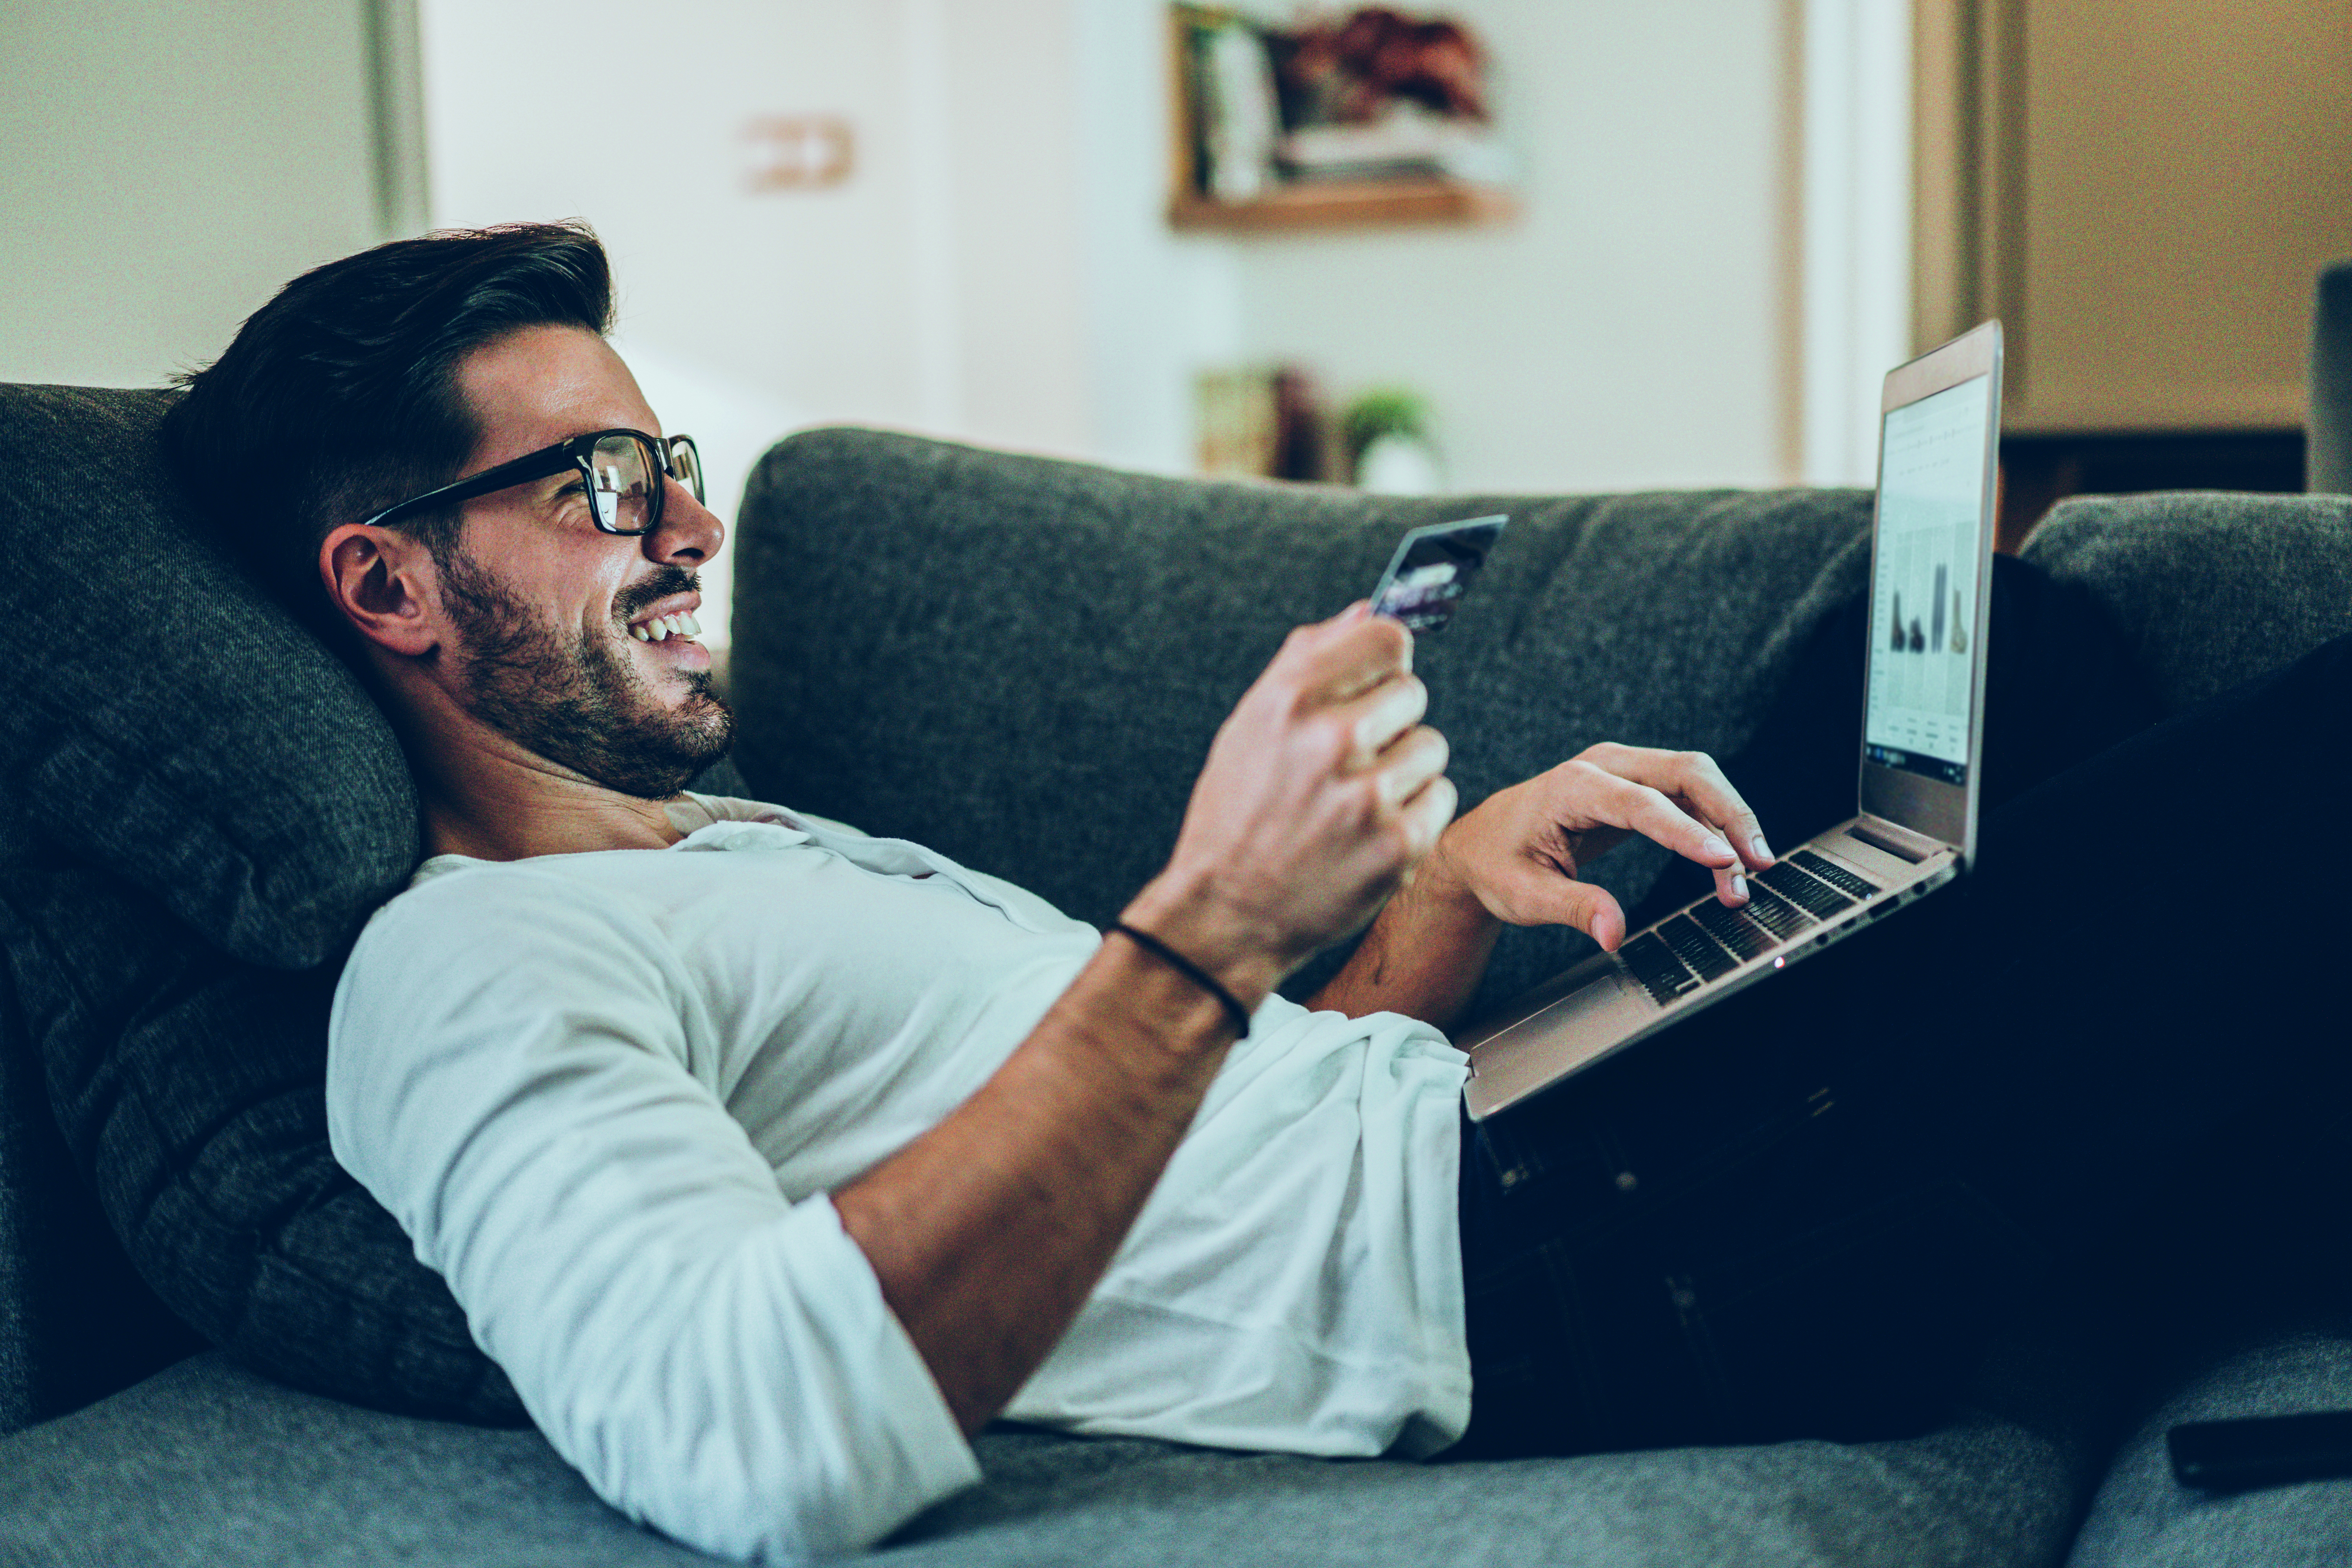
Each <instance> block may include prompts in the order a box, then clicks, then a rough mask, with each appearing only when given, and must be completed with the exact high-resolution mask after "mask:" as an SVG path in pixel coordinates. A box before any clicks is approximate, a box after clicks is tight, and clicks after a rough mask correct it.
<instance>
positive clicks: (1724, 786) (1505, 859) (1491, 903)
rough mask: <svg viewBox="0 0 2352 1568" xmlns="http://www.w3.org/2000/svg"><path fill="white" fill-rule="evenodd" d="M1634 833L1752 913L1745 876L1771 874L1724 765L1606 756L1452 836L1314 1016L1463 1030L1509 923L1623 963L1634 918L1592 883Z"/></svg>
mask: <svg viewBox="0 0 2352 1568" xmlns="http://www.w3.org/2000/svg"><path fill="white" fill-rule="evenodd" d="M1635 833H1639V834H1641V835H1643V837H1649V838H1654V839H1655V840H1657V841H1658V842H1659V843H1661V844H1663V845H1664V846H1665V847H1667V848H1669V849H1672V850H1673V851H1674V852H1675V853H1676V854H1677V855H1682V856H1685V857H1686V858H1690V859H1692V860H1695V861H1696V862H1698V864H1700V865H1702V866H1705V867H1706V868H1708V869H1709V870H1711V871H1713V872H1714V873H1715V884H1716V895H1717V897H1718V898H1720V899H1721V900H1723V901H1724V902H1725V903H1727V904H1741V903H1745V902H1747V900H1748V888H1747V883H1746V881H1745V877H1746V874H1747V873H1748V872H1749V871H1760V870H1762V869H1763V868H1765V867H1767V866H1769V865H1770V864H1771V863H1772V853H1771V851H1770V850H1769V849H1768V848H1767V847H1765V844H1764V837H1763V834H1762V832H1761V831H1760V830H1759V828H1758V827H1757V826H1756V816H1755V813H1753V812H1751V811H1749V810H1748V804H1747V802H1745V801H1743V800H1741V799H1740V798H1739V793H1738V791H1737V790H1735V789H1733V788H1732V787H1731V784H1730V782H1729V781H1728V780H1727V779H1726V778H1725V777H1724V776H1723V770H1722V769H1720V768H1718V767H1717V766H1716V765H1715V761H1714V759H1713V758H1711V757H1708V756H1707V755H1706V754H1705V753H1704V752H1661V751H1653V750H1650V749H1647V748H1645V747H1640V746H1618V745H1600V746H1594V747H1591V748H1590V749H1589V750H1587V751H1585V752H1583V753H1581V754H1580V755H1579V756H1577V757H1575V758H1573V759H1571V760H1570V761H1569V762H1565V763H1561V764H1560V765H1559V766H1558V767H1556V768H1554V769H1552V770H1551V771H1550V772H1549V773H1543V774H1541V775H1539V776H1538V777H1536V778H1531V779H1529V780H1528V781H1527V782H1526V783H1525V784H1514V785H1512V786H1511V787H1510V788H1509V789H1507V790H1500V791H1497V792H1496V794H1494V795H1490V796H1488V797H1487V798H1486V800H1485V801H1483V802H1481V803H1480V804H1479V805H1478V807H1477V809H1475V811H1471V812H1469V813H1467V814H1466V815H1465V816H1463V818H1462V819H1461V820H1460V821H1459V822H1456V823H1454V825H1453V826H1451V827H1449V828H1447V829H1446V830H1445V832H1444V836H1443V837H1441V838H1440V839H1439V840H1438V844H1437V848H1436V849H1435V850H1434V851H1433V853H1432V854H1431V855H1430V857H1429V858H1428V859H1427V860H1426V861H1424V862H1423V865H1422V868H1421V873H1420V875H1419V876H1418V877H1417V878H1415V879H1414V880H1413V881H1412V885H1411V886H1410V887H1408V888H1407V889H1405V890H1404V891H1403V892H1402V893H1400V894H1399V895H1397V897H1396V898H1394V899H1392V900H1390V902H1389V906H1388V908H1386V909H1384V910H1381V918H1380V920H1379V921H1378V922H1376V923H1375V924H1374V925H1373V927H1372V929H1371V930H1370V931H1369V932H1367V933H1366V935H1365V937H1364V940H1363V942H1362V944H1361V945H1360V946H1359V947H1358V948H1357V949H1356V952H1355V954H1354V956H1353V957H1351V958H1349V961H1348V966H1347V967H1346V968H1345V969H1342V970H1341V971H1340V972H1339V973H1338V974H1337V975H1335V976H1333V978H1332V980H1331V983H1330V984H1328V985H1326V986H1325V987H1324V988H1323V990H1322V991H1321V993H1320V994H1318V995H1317V996H1316V998H1315V1005H1316V1006H1318V1007H1331V1008H1336V1009H1338V1010H1339V1011H1340V1012H1343V1013H1346V1014H1349V1016H1354V1017H1361V1016H1364V1015H1365V1014H1367V1013H1374V1012H1393V1013H1403V1014H1406V1015H1408V1016H1412V1017H1415V1018H1423V1019H1426V1020H1427V1021H1428V1022H1430V1023H1433V1024H1435V1025H1437V1026H1439V1027H1441V1028H1445V1027H1450V1026H1452V1025H1453V1024H1454V1020H1455V1018H1456V1017H1457V1016H1459V1015H1460V1014H1461V1012H1462V1010H1463V1009H1464V1008H1465V1006H1467V1005H1469V1002H1470V999H1471V997H1472V996H1473V995H1474V994H1475V993H1476V991H1477V989H1478V982H1479V980H1480V979H1481V977H1483V976H1484V975H1485V973H1486V961H1487V959H1488V958H1489V957H1490V956H1492V954H1493V952H1494V950H1495V938H1496V934H1497V933H1498V932H1500V931H1501V930H1502V928H1503V926H1504V925H1505V924H1510V925H1566V926H1574V927H1575V928H1576V929H1577V930H1579V931H1583V932H1584V933H1585V934H1586V935H1588V936H1590V937H1591V938H1592V939H1593V940H1594V941H1596V942H1599V943H1600V944H1601V946H1603V947H1605V948H1608V949H1610V950H1612V952H1613V951H1614V950H1615V948H1616V946H1617V944H1618V943H1619V942H1622V941H1624V940H1625V911H1624V910H1622V909H1620V908H1618V906H1617V900H1615V899H1613V898H1612V897H1610V896H1609V893H1608V891H1607V889H1602V888H1597V887H1594V886H1593V885H1592V884H1591V883H1590V882H1586V881H1582V880H1580V876H1581V873H1582V871H1583V868H1585V867H1587V866H1589V865H1591V863H1592V862H1593V860H1595V859H1596V858H1599V857H1601V855H1603V854H1606V853H1607V852H1608V851H1609V850H1610V849H1611V848H1612V847H1614V846H1616V845H1618V844H1621V843H1622V842H1623V841H1624V840H1625V839H1626V838H1627V837H1630V836H1631V835H1633V834H1635Z"/></svg>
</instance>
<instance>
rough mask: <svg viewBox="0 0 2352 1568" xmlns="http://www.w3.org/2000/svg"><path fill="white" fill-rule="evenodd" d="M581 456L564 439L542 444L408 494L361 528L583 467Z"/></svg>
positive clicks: (387, 523)
mask: <svg viewBox="0 0 2352 1568" xmlns="http://www.w3.org/2000/svg"><path fill="white" fill-rule="evenodd" d="M582 466H583V464H582V459H581V458H580V456H579V455H578V454H577V453H575V452H573V451H572V447H571V445H570V444H569V443H566V444H565V445H563V446H561V447H544V448H541V450H539V451H536V452H530V453H526V454H524V455H523V456H522V457H520V458H516V459H515V460H514V461H513V462H511V463H500V464H499V466H498V467H497V468H484V469H483V470H482V471H481V472H480V473H478V474H472V475H468V476H467V478H465V479H459V480H458V481H457V483H455V484H449V485H443V486H442V487H441V488H440V489H437V490H427V491H425V493H424V494H423V495H421V496H411V497H410V498H409V499H408V500H404V501H402V502H401V503H400V504H399V505H398V506H390V507H386V508H384V510H382V511H380V512H378V513H376V514H375V515H374V516H373V517H371V518H368V519H367V520H365V521H363V522H362V524H361V526H362V527H363V528H389V527H391V526H392V525H393V524H394V523H395V522H398V521H401V520H402V519H404V518H409V517H414V516H415V515H416V514H417V513H418V512H421V511H428V510H433V509H435V508H438V507H445V506H455V505H457V503H458V502H459V501H461V500H473V499H474V498H475V497H476V496H486V495H488V494H489V493H490V492H491V491H492V490H502V489H506V488H507V487H508V486H509V485H520V484H528V483H530V481H531V480H533V479H545V478H546V477H547V476H548V475H550V474H560V473H562V471H563V470H564V469H566V468H577V467H582Z"/></svg>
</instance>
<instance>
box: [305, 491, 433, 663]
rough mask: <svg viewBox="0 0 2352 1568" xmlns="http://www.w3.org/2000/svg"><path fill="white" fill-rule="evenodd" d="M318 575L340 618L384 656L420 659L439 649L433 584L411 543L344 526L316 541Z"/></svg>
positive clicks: (429, 566) (425, 560)
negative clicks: (339, 612) (340, 613)
mask: <svg viewBox="0 0 2352 1568" xmlns="http://www.w3.org/2000/svg"><path fill="white" fill-rule="evenodd" d="M319 575H320V579H321V580H322V581H323V582H324V584H326V589H327V596H328V597H329V598H331V599H332V600H333V601H334V603H335V608H336V609H338V610H340V611H341V612H342V616H343V618H344V619H345V620H347V621H349V622H351V624H352V627H353V629H355V630H356V631H358V633H359V634H360V636H362V637H365V638H367V640H368V641H370V642H372V643H373V644H375V645H376V646H377V647H381V648H383V650H384V651H386V652H387V653H396V654H400V655H402V656H404V657H405V658H424V657H425V655H426V654H429V653H431V652H432V651H433V650H434V649H435V648H436V647H438V646H440V642H441V627H440V625H439V621H440V616H439V614H438V611H437V605H438V595H437V594H436V589H437V588H438V586H439V581H438V579H437V578H436V575H435V574H434V571H433V561H432V555H431V552H428V551H427V550H425V548H424V546H423V545H422V544H420V543H419V542H417V541H416V540H415V539H412V538H410V537H409V536H408V535H406V534H404V533H401V532H398V531H394V530H393V529H389V528H371V527H369V526H368V525H367V524H365V523H361V522H347V523H345V524H343V526H342V527H341V528H338V529H336V530H335V531H333V532H331V533H330V534H328V535H327V537H326V538H325V539H324V540H322V541H320V544H319Z"/></svg>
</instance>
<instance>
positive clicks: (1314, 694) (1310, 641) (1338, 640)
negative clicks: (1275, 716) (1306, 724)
mask: <svg viewBox="0 0 2352 1568" xmlns="http://www.w3.org/2000/svg"><path fill="white" fill-rule="evenodd" d="M1277 659H1278V660H1286V661H1288V662H1289V663H1290V664H1291V666H1292V668H1290V669H1289V671H1288V672H1287V673H1288V675H1289V677H1290V679H1292V680H1293V681H1294V682H1296V684H1297V689H1298V691H1299V693H1300V695H1301V696H1302V697H1303V698H1305V699H1306V700H1307V705H1308V706H1321V705H1323V704H1326V703H1333V702H1345V701H1347V700H1349V698H1352V697H1354V696H1356V695H1357V694H1358V693H1360V692H1362V691H1366V690H1369V689H1371V688H1372V687H1374V686H1377V685H1379V684H1380V683H1381V681H1383V680H1386V679H1389V678H1390V677H1391V676H1396V675H1405V674H1409V673H1411V672H1412V633H1411V632H1409V631H1407V630H1405V628H1404V627H1403V626H1402V625H1400V624H1399V623H1397V622H1395V621H1392V620H1390V619H1389V618H1387V617H1386V616H1353V615H1350V614H1349V613H1348V612H1342V613H1341V614H1340V615H1339V616H1337V617H1335V618H1334V619H1331V620H1328V621H1325V622H1323V623H1321V624H1320V625H1318V626H1302V627H1300V628H1299V630H1298V631H1297V632H1294V633H1293V634H1292V640H1291V641H1290V642H1289V643H1287V644H1286V645H1284V647H1283V651H1282V653H1281V654H1280V655H1278V656H1277Z"/></svg>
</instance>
